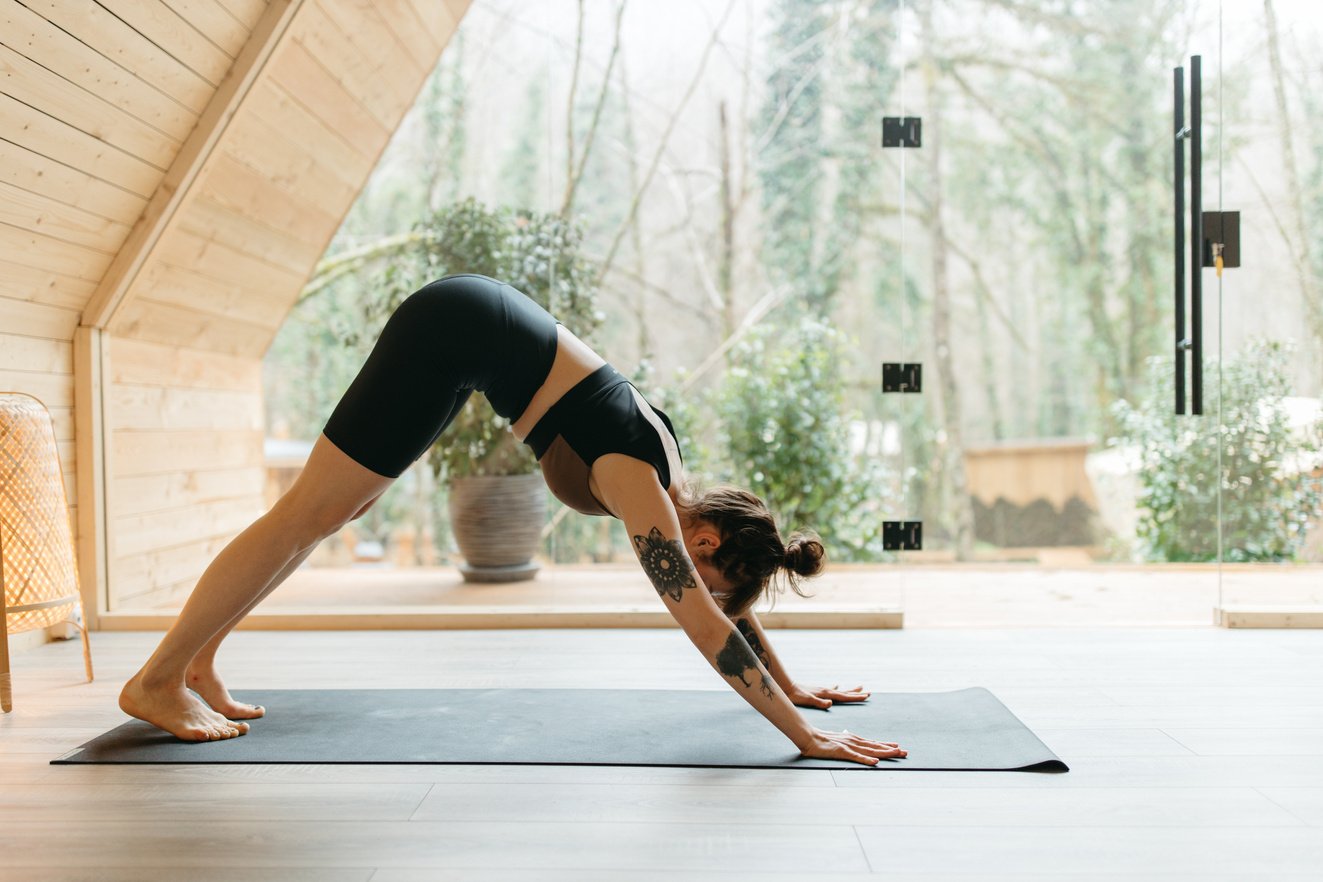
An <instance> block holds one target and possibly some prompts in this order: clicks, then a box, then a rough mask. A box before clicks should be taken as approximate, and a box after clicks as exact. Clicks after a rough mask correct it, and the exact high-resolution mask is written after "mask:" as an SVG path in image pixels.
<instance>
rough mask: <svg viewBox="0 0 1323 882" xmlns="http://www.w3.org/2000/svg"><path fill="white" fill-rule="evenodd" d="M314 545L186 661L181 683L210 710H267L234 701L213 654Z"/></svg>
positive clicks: (250, 716) (235, 714)
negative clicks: (198, 696) (196, 695)
mask: <svg viewBox="0 0 1323 882" xmlns="http://www.w3.org/2000/svg"><path fill="white" fill-rule="evenodd" d="M380 498H381V497H380V496H379V495H378V496H376V497H373V498H372V499H371V500H369V501H368V503H367V505H364V506H363V507H362V508H361V509H359V510H358V512H357V513H356V514H355V515H354V516H353V517H352V518H351V520H358V519H359V518H361V517H362V516H363V515H365V514H367V510H368V509H370V508H371V507H372V504H373V503H375V502H376V501H377V500H378V499H380ZM319 544H320V543H319ZM316 548H317V546H316V545H314V546H313V547H312V548H309V549H307V550H306V551H304V552H302V553H301V554H299V556H298V557H296V558H294V559H293V560H291V561H290V562H289V563H288V564H286V565H285V568H284V569H283V570H281V571H280V572H279V573H277V574H276V576H275V578H273V579H272V580H271V581H270V582H268V583H267V586H266V587H265V588H263V589H262V592H261V593H260V594H258V595H257V596H256V597H255V598H253V601H252V602H251V603H249V604H248V606H247V607H246V608H245V609H244V610H243V612H241V613H239V615H237V616H235V617H234V618H233V619H231V620H230V621H229V623H228V624H226V625H225V626H224V627H223V628H221V630H220V633H218V634H217V635H216V636H215V637H212V638H211V640H210V641H209V642H208V643H207V645H206V646H203V647H202V648H201V649H199V650H198V653H197V655H195V656H193V660H192V661H190V662H189V663H188V668H187V669H186V670H185V672H184V682H185V683H186V684H187V685H188V688H189V689H192V690H193V691H194V692H196V693H197V694H198V695H200V696H202V700H203V701H205V702H206V703H207V704H209V705H210V706H211V709H212V710H214V711H217V712H219V713H220V714H221V715H223V716H225V717H226V718H228V719H231V720H255V719H257V718H258V717H260V716H262V715H263V714H264V713H265V712H266V711H265V709H264V708H261V707H258V706H256V705H251V704H244V703H242V702H238V701H235V700H234V697H233V696H231V695H230V690H228V689H226V688H225V684H224V682H222V681H221V678H220V674H219V673H217V671H216V653H217V651H219V650H220V646H221V643H222V642H223V641H224V640H225V638H226V637H228V636H229V634H230V632H231V631H233V630H234V629H235V627H236V626H237V625H238V624H239V623H240V622H242V621H243V620H244V619H245V618H246V617H247V616H248V614H249V613H250V612H252V611H253V609H254V608H255V607H256V606H257V605H258V604H259V603H261V602H262V601H263V600H265V599H266V597H267V595H269V594H270V593H271V592H272V591H275V590H276V588H278V587H280V585H281V584H282V583H283V582H284V581H285V580H286V579H287V578H289V576H290V574H291V573H293V572H294V571H295V570H297V569H298V568H299V566H300V565H301V564H302V563H303V562H304V561H305V560H307V558H308V555H310V554H312V553H313V551H315V550H316Z"/></svg>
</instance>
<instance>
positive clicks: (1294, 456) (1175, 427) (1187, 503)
mask: <svg viewBox="0 0 1323 882" xmlns="http://www.w3.org/2000/svg"><path fill="white" fill-rule="evenodd" d="M1289 352H1290V350H1289V348H1288V347H1287V346H1285V345H1283V344H1281V343H1277V342H1272V341H1254V342H1252V343H1251V344H1249V345H1247V346H1246V347H1245V348H1244V349H1243V350H1242V351H1241V352H1240V353H1239V354H1238V355H1237V356H1236V357H1235V358H1232V359H1228V360H1227V361H1226V362H1225V363H1224V365H1223V368H1222V380H1221V393H1222V394H1221V402H1222V425H1221V427H1220V429H1219V427H1218V422H1217V420H1218V416H1217V414H1218V398H1219V394H1218V381H1217V373H1216V367H1215V366H1214V367H1213V369H1212V370H1205V372H1204V380H1205V383H1204V389H1205V396H1204V414H1203V416H1199V417H1195V416H1176V415H1175V414H1174V412H1173V411H1174V408H1173V402H1172V391H1171V378H1172V362H1171V359H1169V358H1152V359H1149V362H1148V384H1147V385H1148V389H1147V393H1146V395H1145V397H1144V398H1143V400H1142V402H1141V404H1140V405H1139V406H1138V407H1137V408H1136V407H1133V406H1131V405H1130V404H1129V403H1128V402H1126V401H1118V402H1116V403H1115V404H1114V405H1113V408H1114V411H1115V413H1116V415H1117V417H1118V419H1119V420H1120V423H1121V425H1122V426H1123V427H1124V429H1123V434H1122V438H1121V439H1120V440H1123V441H1125V442H1128V443H1132V444H1136V445H1138V448H1139V457H1140V470H1139V482H1140V487H1141V492H1140V498H1139V509H1140V518H1139V526H1138V536H1137V538H1138V540H1139V542H1140V545H1141V552H1142V554H1143V555H1144V557H1145V558H1146V559H1147V560H1155V561H1212V560H1216V559H1217V518H1218V488H1219V487H1220V488H1221V493H1222V499H1221V508H1222V525H1223V537H1222V542H1223V560H1226V561H1230V562H1236V561H1289V560H1293V559H1294V558H1295V555H1296V553H1297V552H1298V550H1299V548H1300V545H1301V543H1302V541H1303V539H1304V535H1305V532H1306V530H1307V529H1308V526H1309V524H1310V522H1311V521H1313V520H1317V519H1318V518H1319V517H1320V515H1323V509H1321V508H1320V495H1321V494H1320V491H1321V490H1323V487H1321V486H1320V485H1321V484H1323V482H1320V480H1319V479H1318V478H1315V477H1312V476H1311V475H1310V471H1311V470H1310V469H1309V468H1307V467H1303V466H1302V464H1303V463H1305V462H1306V461H1313V462H1315V463H1317V458H1316V456H1317V454H1318V452H1319V451H1320V449H1323V422H1321V423H1317V424H1315V425H1313V426H1311V427H1310V429H1309V431H1307V432H1306V433H1305V437H1304V438H1303V439H1300V440H1297V439H1296V438H1293V437H1292V436H1291V432H1290V427H1289V425H1288V423H1287V415H1286V411H1285V408H1284V407H1283V401H1282V399H1283V398H1284V397H1285V395H1286V393H1287V391H1288V381H1287V378H1286V365H1287V363H1288V356H1289ZM1113 440H1114V441H1115V440H1117V439H1113ZM1219 448H1220V451H1221V462H1220V464H1219V461H1218V454H1219ZM1288 460H1293V464H1292V463H1288ZM1292 465H1294V468H1293V467H1292Z"/></svg>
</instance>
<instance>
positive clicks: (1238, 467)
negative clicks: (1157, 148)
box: [1204, 0, 1323, 624]
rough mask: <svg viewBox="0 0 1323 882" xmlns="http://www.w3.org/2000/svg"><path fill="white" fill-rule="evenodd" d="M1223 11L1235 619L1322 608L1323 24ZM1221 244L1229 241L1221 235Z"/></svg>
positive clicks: (1227, 432)
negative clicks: (1232, 231) (1232, 218)
mask: <svg viewBox="0 0 1323 882" xmlns="http://www.w3.org/2000/svg"><path fill="white" fill-rule="evenodd" d="M1222 6H1223V9H1222V16H1223V18H1222V21H1221V32H1220V34H1218V35H1217V36H1219V37H1220V40H1221V45H1222V64H1221V65H1220V71H1219V73H1220V77H1219V78H1218V79H1217V80H1216V81H1214V82H1213V83H1212V84H1210V85H1211V86H1212V88H1213V89H1215V90H1216V91H1215V93H1214V95H1213V97H1214V100H1215V102H1216V103H1215V104H1214V107H1215V108H1216V110H1215V115H1214V117H1213V119H1212V120H1211V122H1213V124H1214V126H1213V129H1212V138H1211V139H1210V140H1209V141H1208V142H1207V143H1206V148H1205V149H1206V151H1207V152H1208V154H1209V155H1210V158H1211V159H1212V163H1211V164H1212V170H1213V172H1214V173H1213V175H1211V176H1210V177H1208V178H1206V184H1205V200H1206V205H1207V207H1208V208H1209V209H1210V210H1214V211H1216V210H1221V211H1225V212H1236V213H1237V214H1238V221H1239V225H1238V230H1239V241H1238V242H1237V241H1235V237H1234V236H1223V237H1222V238H1223V239H1227V240H1229V241H1228V242H1227V245H1226V248H1225V249H1224V250H1225V254H1224V261H1223V262H1224V264H1225V263H1227V262H1228V261H1229V262H1231V263H1233V264H1238V265H1235V266H1231V267H1225V268H1223V269H1222V270H1221V271H1220V272H1219V271H1218V270H1217V269H1216V268H1211V269H1205V270H1204V274H1205V286H1206V290H1208V291H1209V293H1210V294H1212V295H1213V297H1214V298H1215V299H1213V300H1212V301H1211V305H1212V307H1213V308H1214V309H1215V310H1216V314H1217V316H1218V317H1219V318H1220V321H1218V322H1217V323H1216V324H1215V325H1214V326H1213V327H1211V328H1210V331H1211V332H1212V333H1214V334H1216V337H1210V340H1212V341H1214V343H1215V345H1216V348H1217V351H1218V353H1219V354H1220V363H1214V367H1215V369H1217V374H1216V376H1215V377H1209V378H1207V382H1209V384H1210V385H1212V386H1213V387H1214V388H1216V389H1217V390H1218V393H1219V394H1217V396H1216V397H1215V399H1214V400H1213V402H1212V406H1214V407H1216V411H1215V412H1216V413H1217V417H1218V421H1219V425H1220V428H1221V431H1220V439H1221V443H1220V444H1218V445H1217V447H1216V451H1215V452H1216V458H1215V462H1216V467H1217V470H1218V472H1219V473H1220V474H1221V476H1222V481H1221V493H1220V496H1219V498H1218V500H1217V501H1218V503H1219V507H1218V515H1219V516H1220V530H1219V531H1218V532H1217V537H1216V540H1217V541H1216V549H1217V552H1218V559H1219V560H1221V561H1222V568H1221V607H1222V608H1223V610H1224V611H1226V612H1227V613H1228V614H1231V613H1234V612H1235V611H1237V610H1243V611H1253V612H1258V613H1284V612H1287V611H1297V612H1303V611H1306V610H1308V609H1310V608H1312V609H1314V610H1317V609H1319V608H1320V607H1321V606H1323V567H1320V566H1319V564H1320V563H1323V517H1321V515H1323V509H1321V508H1320V489H1323V456H1321V454H1320V447H1321V445H1320V441H1323V413H1321V412H1320V390H1321V389H1323V249H1321V248H1320V247H1319V244H1318V243H1319V240H1320V235H1319V234H1320V232H1323V114H1320V111H1323V105H1320V104H1319V98H1318V97H1317V96H1318V95H1319V88H1320V86H1323V79H1321V78H1320V72H1319V68H1318V64H1317V59H1318V54H1319V50H1320V48H1323V16H1320V14H1319V10H1318V9H1317V7H1316V5H1315V4H1306V3H1293V2H1284V0H1269V2H1265V3H1255V4H1245V3H1224V4H1222ZM1210 30H1211V29H1210ZM1213 36H1214V34H1212V33H1209V35H1208V38H1207V39H1209V41H1210V42H1211V39H1212V37H1213ZM1224 217H1225V215H1224ZM1206 236H1207V238H1209V239H1210V240H1216V239H1217V238H1218V236H1217V228H1216V227H1211V229H1210V230H1209V231H1208V232H1207V233H1206ZM1237 246H1238V247H1237ZM1259 621H1260V623H1266V622H1264V620H1263V619H1260V620H1259ZM1227 623H1228V624H1236V622H1234V621H1232V620H1231V619H1229V618H1228V619H1227ZM1278 623H1284V620H1280V619H1279V621H1278Z"/></svg>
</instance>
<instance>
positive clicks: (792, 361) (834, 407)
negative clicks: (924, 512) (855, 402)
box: [713, 317, 881, 560]
mask: <svg viewBox="0 0 1323 882" xmlns="http://www.w3.org/2000/svg"><path fill="white" fill-rule="evenodd" d="M843 345H844V341H843V337H842V335H841V333H840V332H839V331H836V330H835V329H833V328H832V327H830V326H829V325H826V324H823V323H821V322H819V321H817V320H815V319H812V318H807V317H805V318H803V319H801V320H799V322H798V323H797V324H796V325H795V326H794V327H792V328H790V329H785V328H774V327H763V328H759V329H757V330H755V331H753V332H751V333H750V334H749V336H748V337H746V338H745V339H744V340H743V341H741V342H740V343H739V344H737V345H736V346H735V347H734V348H733V350H732V352H731V359H730V362H729V366H728V370H727V373H726V377H725V380H724V382H723V384H722V387H721V388H720V390H719V391H717V392H716V393H715V394H714V396H713V398H714V410H715V412H716V416H717V417H719V419H720V422H721V429H720V431H719V434H720V436H721V442H722V443H721V445H720V446H721V447H722V448H724V453H725V463H724V467H725V468H724V470H725V472H726V474H725V475H723V476H722V477H724V478H725V479H727V480H730V481H732V482H733V483H736V484H740V485H742V486H745V487H748V488H749V489H750V490H751V491H752V492H754V493H756V494H758V495H759V496H761V497H762V498H763V499H764V500H766V502H767V504H768V506H769V508H771V510H772V512H773V514H774V515H776V517H777V522H778V524H779V525H780V526H781V528H782V531H783V532H785V533H788V532H789V531H791V530H795V529H803V528H809V529H813V530H816V531H817V532H818V533H819V534H820V535H821V536H822V538H823V542H824V544H825V545H826V546H827V548H828V554H830V555H831V556H832V557H834V558H836V559H837V560H842V559H844V560H858V559H861V558H862V559H876V558H877V557H878V556H879V555H880V553H881V536H880V534H879V529H880V524H881V517H880V514H879V511H878V507H877V502H876V488H877V487H878V486H879V484H880V482H879V480H878V474H877V471H876V466H875V465H874V464H872V463H870V462H868V461H866V460H865V461H856V460H855V459H854V457H852V456H851V453H850V446H849V422H848V420H847V418H846V416H845V414H844V395H843V387H842V384H841V382H840V378H841V374H842V366H843V365H842V362H843V358H842V347H843Z"/></svg>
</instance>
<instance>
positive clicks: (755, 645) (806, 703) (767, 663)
mask: <svg viewBox="0 0 1323 882" xmlns="http://www.w3.org/2000/svg"><path fill="white" fill-rule="evenodd" d="M731 621H732V622H734V623H735V627H736V629H738V630H739V632H740V634H741V635H743V637H744V639H745V641H746V642H747V643H748V644H749V648H750V649H752V650H753V654H754V655H756V656H758V660H759V661H760V662H762V665H763V667H765V668H766V669H767V670H768V672H769V673H770V674H771V675H772V679H773V680H775V681H776V683H777V685H778V686H780V687H781V689H782V691H783V692H785V694H786V697H787V698H789V699H790V702H791V703H792V704H797V705H799V706H800V707H818V708H825V707H831V706H832V704H833V702H838V701H840V702H855V701H863V700H865V699H866V698H868V693H867V692H864V691H863V687H862V686H856V687H855V688H854V689H846V690H842V689H839V688H837V687H835V686H833V687H831V688H830V689H829V688H826V687H821V686H800V685H799V684H798V683H796V682H795V681H794V680H792V679H791V677H790V674H789V673H788V672H787V671H786V669H785V666H784V665H783V664H781V660H780V659H779V658H777V657H776V653H775V652H773V651H772V643H771V641H770V640H768V639H767V633H766V632H765V631H764V630H763V626H762V622H760V621H758V617H757V616H756V615H754V614H753V610H749V611H748V612H745V613H741V614H740V615H738V616H735V617H734V618H733V619H731Z"/></svg>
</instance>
